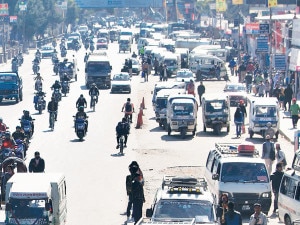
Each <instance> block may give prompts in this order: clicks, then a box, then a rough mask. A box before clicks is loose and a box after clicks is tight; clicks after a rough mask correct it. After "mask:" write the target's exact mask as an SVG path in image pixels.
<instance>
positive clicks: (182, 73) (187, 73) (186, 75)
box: [176, 71, 193, 78]
mask: <svg viewBox="0 0 300 225" xmlns="http://www.w3.org/2000/svg"><path fill="white" fill-rule="evenodd" d="M176 76H177V77H180V78H190V77H191V78H192V77H193V73H192V72H191V71H178V72H177V75H176Z"/></svg>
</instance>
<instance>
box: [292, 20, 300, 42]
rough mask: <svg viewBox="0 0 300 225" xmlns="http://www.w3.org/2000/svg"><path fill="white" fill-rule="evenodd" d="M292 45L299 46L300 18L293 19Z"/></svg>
mask: <svg viewBox="0 0 300 225" xmlns="http://www.w3.org/2000/svg"><path fill="white" fill-rule="evenodd" d="M292 34H293V36H292V45H293V46H298V47H300V19H293V31H292Z"/></svg>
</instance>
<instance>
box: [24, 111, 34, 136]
mask: <svg viewBox="0 0 300 225" xmlns="http://www.w3.org/2000/svg"><path fill="white" fill-rule="evenodd" d="M24 120H28V121H30V123H31V130H32V133H34V122H33V118H32V117H31V115H30V112H29V111H28V110H23V116H22V117H21V127H22V129H24V125H23V121H24Z"/></svg>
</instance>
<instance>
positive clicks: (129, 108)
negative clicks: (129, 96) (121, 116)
mask: <svg viewBox="0 0 300 225" xmlns="http://www.w3.org/2000/svg"><path fill="white" fill-rule="evenodd" d="M125 111H126V112H131V111H132V105H131V103H129V102H127V103H126V105H125Z"/></svg>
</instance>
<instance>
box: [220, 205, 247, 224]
mask: <svg viewBox="0 0 300 225" xmlns="http://www.w3.org/2000/svg"><path fill="white" fill-rule="evenodd" d="M224 219H225V223H224V224H225V225H242V224H243V222H242V216H241V213H240V212H238V211H236V210H234V203H233V202H228V211H227V212H226V213H225V215H224Z"/></svg>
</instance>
